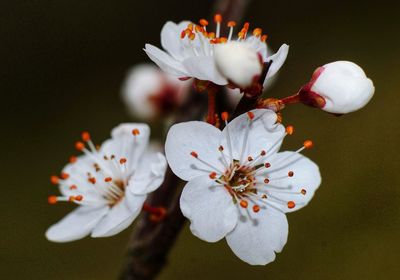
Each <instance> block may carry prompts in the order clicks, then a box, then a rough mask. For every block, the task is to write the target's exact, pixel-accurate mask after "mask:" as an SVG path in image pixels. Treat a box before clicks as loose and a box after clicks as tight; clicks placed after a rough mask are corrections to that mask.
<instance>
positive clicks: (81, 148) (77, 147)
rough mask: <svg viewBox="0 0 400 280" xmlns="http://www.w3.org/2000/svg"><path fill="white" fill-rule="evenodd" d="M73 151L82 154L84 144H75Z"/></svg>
mask: <svg viewBox="0 0 400 280" xmlns="http://www.w3.org/2000/svg"><path fill="white" fill-rule="evenodd" d="M75 149H77V150H78V151H80V152H82V151H83V150H84V149H85V144H83V143H82V142H80V141H78V142H76V143H75Z"/></svg>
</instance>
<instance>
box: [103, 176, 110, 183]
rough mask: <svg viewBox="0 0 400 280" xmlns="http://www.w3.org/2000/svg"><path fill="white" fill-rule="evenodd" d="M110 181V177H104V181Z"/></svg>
mask: <svg viewBox="0 0 400 280" xmlns="http://www.w3.org/2000/svg"><path fill="white" fill-rule="evenodd" d="M111 181H112V178H111V177H106V178H104V182H107V183H108V182H111Z"/></svg>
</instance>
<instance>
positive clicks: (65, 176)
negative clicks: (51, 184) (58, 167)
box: [60, 172, 69, 180]
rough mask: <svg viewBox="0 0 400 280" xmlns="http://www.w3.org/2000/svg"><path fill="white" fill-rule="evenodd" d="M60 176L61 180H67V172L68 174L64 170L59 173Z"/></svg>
mask: <svg viewBox="0 0 400 280" xmlns="http://www.w3.org/2000/svg"><path fill="white" fill-rule="evenodd" d="M60 177H61V179H63V180H67V179H68V178H69V174H68V173H65V172H62V173H61V174H60Z"/></svg>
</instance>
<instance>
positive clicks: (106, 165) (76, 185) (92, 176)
mask: <svg viewBox="0 0 400 280" xmlns="http://www.w3.org/2000/svg"><path fill="white" fill-rule="evenodd" d="M139 134H140V131H139V130H138V129H136V128H135V129H133V130H132V136H133V138H134V143H135V141H136V137H137V136H138V135H139ZM75 148H76V150H78V151H80V152H83V153H84V154H85V155H86V156H87V157H89V158H90V160H92V161H93V164H92V167H91V168H90V170H87V171H85V170H79V173H77V174H68V173H65V172H63V173H61V174H60V175H59V176H57V175H53V176H51V177H50V182H51V183H52V184H54V185H60V186H61V187H63V188H68V190H69V191H70V192H71V193H72V195H69V196H54V195H52V196H49V198H48V202H49V203H50V204H55V203H57V202H59V201H67V202H73V203H76V204H81V205H93V204H98V203H105V204H108V205H109V206H111V207H112V206H114V205H116V204H117V203H118V202H119V201H121V200H122V199H123V198H124V196H125V188H126V186H127V182H128V180H129V178H130V176H131V175H132V172H131V171H130V170H129V167H128V166H127V159H126V158H125V157H121V158H117V157H116V156H115V155H114V154H111V155H105V154H100V152H99V150H100V146H97V145H95V144H94V143H93V142H92V140H91V137H90V134H89V133H88V132H83V133H82V134H81V141H78V142H76V143H75ZM77 160H78V158H77V157H76V156H74V155H73V156H71V157H70V160H69V162H70V164H75V163H76V162H77ZM82 177H84V178H82ZM85 181H86V183H82V182H85ZM88 186H89V187H91V189H89V190H88V189H87V188H88ZM88 192H92V193H93V192H95V193H97V195H96V196H95V197H98V198H100V199H96V200H93V198H92V199H90V198H89V199H86V198H85V196H84V194H85V193H88ZM91 197H92V196H91Z"/></svg>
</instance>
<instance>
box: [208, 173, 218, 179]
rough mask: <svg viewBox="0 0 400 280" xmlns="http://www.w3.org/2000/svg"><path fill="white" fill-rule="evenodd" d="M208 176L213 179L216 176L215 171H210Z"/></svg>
mask: <svg viewBox="0 0 400 280" xmlns="http://www.w3.org/2000/svg"><path fill="white" fill-rule="evenodd" d="M209 176H210V178H211V179H213V180H214V179H215V178H216V177H217V173H216V172H211V173H210V175H209Z"/></svg>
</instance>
